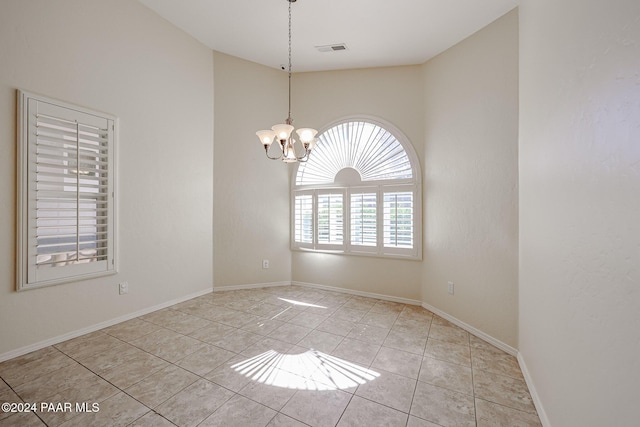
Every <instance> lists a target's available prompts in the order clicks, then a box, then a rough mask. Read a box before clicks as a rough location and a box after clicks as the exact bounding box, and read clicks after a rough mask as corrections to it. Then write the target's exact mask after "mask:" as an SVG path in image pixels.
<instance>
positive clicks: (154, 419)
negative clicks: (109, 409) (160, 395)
mask: <svg viewBox="0 0 640 427" xmlns="http://www.w3.org/2000/svg"><path fill="white" fill-rule="evenodd" d="M175 426H176V425H175V424H174V423H172V422H171V421H169V420H167V419H166V418H164V417H162V416H161V415H158V414H156V413H155V412H148V413H147V414H146V415H144V416H143V417H140V418H138V419H137V420H135V421H134V422H133V423H132V424H130V425H129V427H175Z"/></svg>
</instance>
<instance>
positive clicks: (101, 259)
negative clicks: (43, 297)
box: [18, 91, 116, 290]
mask: <svg viewBox="0 0 640 427" xmlns="http://www.w3.org/2000/svg"><path fill="white" fill-rule="evenodd" d="M18 107H19V135H18V139H19V155H18V157H19V162H18V169H19V174H18V177H19V179H18V181H19V182H18V186H19V188H18V195H19V196H18V197H19V203H18V222H19V224H18V249H19V250H18V289H19V290H24V289H31V288H35V287H41V286H47V285H54V284H59V283H64V282H69V281H74V280H81V279H86V278H91V277H96V276H101V275H104V274H112V273H115V271H116V266H115V255H114V253H115V236H116V233H115V224H116V221H115V177H114V170H115V164H114V161H115V160H114V159H115V156H114V150H115V142H114V140H115V124H116V119H115V118H114V117H113V116H110V115H107V114H104V113H99V112H95V111H92V110H88V109H86V108H83V107H78V106H74V105H71V104H67V103H64V102H61V101H57V100H53V99H50V98H45V97H42V96H38V95H34V94H30V93H27V92H23V91H19V92H18Z"/></svg>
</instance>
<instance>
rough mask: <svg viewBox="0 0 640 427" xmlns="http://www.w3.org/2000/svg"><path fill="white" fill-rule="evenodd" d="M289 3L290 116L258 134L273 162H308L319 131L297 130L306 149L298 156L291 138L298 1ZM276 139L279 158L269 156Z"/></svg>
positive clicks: (309, 129) (293, 0)
mask: <svg viewBox="0 0 640 427" xmlns="http://www.w3.org/2000/svg"><path fill="white" fill-rule="evenodd" d="M286 1H288V2H289V115H288V116H287V120H285V122H284V123H281V124H277V125H274V126H273V127H271V130H259V131H258V132H256V135H258V138H259V139H260V142H261V143H262V145H264V151H265V154H266V155H267V157H268V158H269V159H271V160H280V159H282V161H283V162H285V163H295V162H306V161H307V160H308V159H309V153H311V150H312V149H313V147H314V146H315V145H316V138H315V137H316V134H317V133H318V131H317V130H315V129H311V128H300V129H298V130H296V133H297V134H298V137H299V138H300V142H301V143H302V146H303V148H304V154H303V155H302V156H298V155H297V154H296V150H295V147H294V144H295V142H296V140H295V139H293V137H292V136H291V133H292V132H293V129H294V127H293V126H292V123H293V120H292V119H291V3H294V2H295V1H296V0H286ZM274 139H277V140H278V142H279V143H280V149H281V151H282V152H281V153H280V155H279V156H276V157H271V156H270V155H269V147H271V144H272V143H273V141H274Z"/></svg>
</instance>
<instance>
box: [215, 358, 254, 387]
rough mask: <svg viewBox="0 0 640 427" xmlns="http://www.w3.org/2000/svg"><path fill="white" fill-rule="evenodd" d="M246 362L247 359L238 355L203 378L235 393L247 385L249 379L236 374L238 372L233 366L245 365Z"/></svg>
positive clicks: (238, 373)
mask: <svg viewBox="0 0 640 427" xmlns="http://www.w3.org/2000/svg"><path fill="white" fill-rule="evenodd" d="M247 360H248V358H247V357H246V356H240V355H239V356H236V357H233V358H231V359H229V360H227V361H226V362H224V363H223V364H222V365H220V366H218V367H217V368H215V369H214V370H213V371H211V372H209V373H208V374H207V375H205V378H206V379H208V380H209V381H211V382H214V383H216V384H218V385H221V386H222V387H225V388H228V389H229V390H232V391H235V392H236V393H237V392H238V391H240V390H241V389H242V387H244V386H245V385H247V384H248V383H249V381H251V379H250V378H248V377H247V376H245V375H243V374H241V373H240V372H238V370H236V369H235V368H234V365H237V364H241V363H246V361H247ZM238 369H239V368H238Z"/></svg>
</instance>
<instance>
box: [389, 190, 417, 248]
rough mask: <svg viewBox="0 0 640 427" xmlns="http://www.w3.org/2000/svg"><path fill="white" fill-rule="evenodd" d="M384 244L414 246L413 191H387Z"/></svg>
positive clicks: (399, 246)
mask: <svg viewBox="0 0 640 427" xmlns="http://www.w3.org/2000/svg"><path fill="white" fill-rule="evenodd" d="M383 217H384V220H383V230H384V246H385V247H389V248H412V247H413V193H411V192H401V193H385V194H384V214H383Z"/></svg>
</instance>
